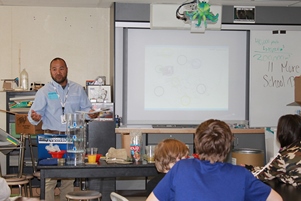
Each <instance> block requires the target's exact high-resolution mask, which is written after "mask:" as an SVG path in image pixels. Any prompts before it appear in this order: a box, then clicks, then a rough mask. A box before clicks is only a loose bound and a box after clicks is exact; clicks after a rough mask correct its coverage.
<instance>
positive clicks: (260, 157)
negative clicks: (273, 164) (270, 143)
mask: <svg viewBox="0 0 301 201" xmlns="http://www.w3.org/2000/svg"><path fill="white" fill-rule="evenodd" d="M232 164H233V165H241V164H247V165H253V166H264V153H263V151H262V150H260V149H251V148H240V149H233V150H232Z"/></svg>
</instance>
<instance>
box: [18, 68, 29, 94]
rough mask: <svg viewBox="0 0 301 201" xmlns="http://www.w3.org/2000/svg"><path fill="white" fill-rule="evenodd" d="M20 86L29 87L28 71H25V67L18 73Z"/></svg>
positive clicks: (25, 88) (26, 88)
mask: <svg viewBox="0 0 301 201" xmlns="http://www.w3.org/2000/svg"><path fill="white" fill-rule="evenodd" d="M20 87H21V89H23V90H28V89H29V83H28V73H27V72H26V70H25V68H24V69H23V70H22V72H21V73H20Z"/></svg>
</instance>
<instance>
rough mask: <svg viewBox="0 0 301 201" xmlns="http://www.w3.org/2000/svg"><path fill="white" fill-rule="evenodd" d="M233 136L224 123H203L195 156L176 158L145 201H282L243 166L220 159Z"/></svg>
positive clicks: (228, 150) (196, 137)
mask: <svg viewBox="0 0 301 201" xmlns="http://www.w3.org/2000/svg"><path fill="white" fill-rule="evenodd" d="M233 138H234V137H233V134H232V133H231V129H230V128H229V126H228V125H227V124H226V123H225V122H223V121H220V120H214V119H210V120H207V121H205V122H203V123H202V124H201V125H199V126H198V128H197V130H196V134H195V138H194V143H195V149H196V152H197V153H198V154H199V159H197V158H194V159H187V160H180V161H178V162H177V163H176V164H175V165H174V166H173V167H172V169H171V170H170V171H169V172H168V173H167V174H166V175H165V177H164V178H163V179H162V180H161V181H160V183H159V184H158V185H157V186H156V188H155V189H154V190H153V192H152V193H151V194H150V196H149V197H148V198H147V201H153V200H155V201H157V200H160V201H167V200H175V201H176V200H185V201H192V200H198V201H225V200H231V201H254V200H256V201H259V200H267V201H282V198H281V196H280V195H279V194H278V193H276V192H275V191H274V190H273V189H271V187H269V186H268V185H266V184H264V183H263V182H262V181H260V180H258V179H256V178H255V177H254V176H253V174H252V173H251V172H250V171H248V170H246V169H245V168H244V167H241V166H238V165H232V164H230V163H224V162H223V161H224V160H225V158H226V157H227V155H228V153H229V152H230V149H231V145H232V142H233Z"/></svg>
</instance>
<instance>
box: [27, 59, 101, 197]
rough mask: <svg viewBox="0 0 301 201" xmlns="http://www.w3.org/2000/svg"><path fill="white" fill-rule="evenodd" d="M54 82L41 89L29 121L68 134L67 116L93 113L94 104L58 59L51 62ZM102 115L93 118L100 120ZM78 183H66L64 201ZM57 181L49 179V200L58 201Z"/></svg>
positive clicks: (30, 112)
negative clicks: (82, 112) (80, 112)
mask: <svg viewBox="0 0 301 201" xmlns="http://www.w3.org/2000/svg"><path fill="white" fill-rule="evenodd" d="M50 75H51V78H52V81H51V82H49V83H47V84H46V85H45V86H44V87H42V88H41V89H39V90H38V91H37V93H36V96H35V100H34V103H33V104H32V106H31V108H30V111H29V112H28V120H29V122H30V123H31V124H33V125H37V124H38V123H39V122H40V121H43V125H42V129H43V130H44V132H45V133H50V134H65V132H66V119H65V114H67V113H75V112H76V111H85V112H88V111H89V112H92V111H94V110H93V109H92V104H91V102H90V100H89V99H88V97H87V94H86V93H85V91H84V89H83V87H82V86H80V85H79V84H77V83H75V82H72V81H70V80H68V79H67V75H68V67H67V64H66V62H65V61H64V59H62V58H54V59H53V60H52V61H51V62H50ZM97 115H98V113H94V114H90V115H89V116H90V118H96V117H97ZM73 182H74V179H62V180H61V186H60V201H65V200H66V198H65V197H66V194H67V193H68V192H71V191H73ZM56 185H57V180H56V179H51V178H48V179H46V182H45V191H46V192H45V194H46V195H45V200H47V201H54V189H55V187H56Z"/></svg>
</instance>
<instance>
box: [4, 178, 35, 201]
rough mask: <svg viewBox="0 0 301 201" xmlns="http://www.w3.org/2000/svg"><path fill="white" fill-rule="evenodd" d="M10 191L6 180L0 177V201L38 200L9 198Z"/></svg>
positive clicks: (33, 200) (33, 199)
mask: <svg viewBox="0 0 301 201" xmlns="http://www.w3.org/2000/svg"><path fill="white" fill-rule="evenodd" d="M10 194H11V190H10V188H9V186H8V184H7V182H6V180H5V179H4V178H2V177H0V201H39V200H40V199H38V198H25V197H19V196H17V197H10Z"/></svg>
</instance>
